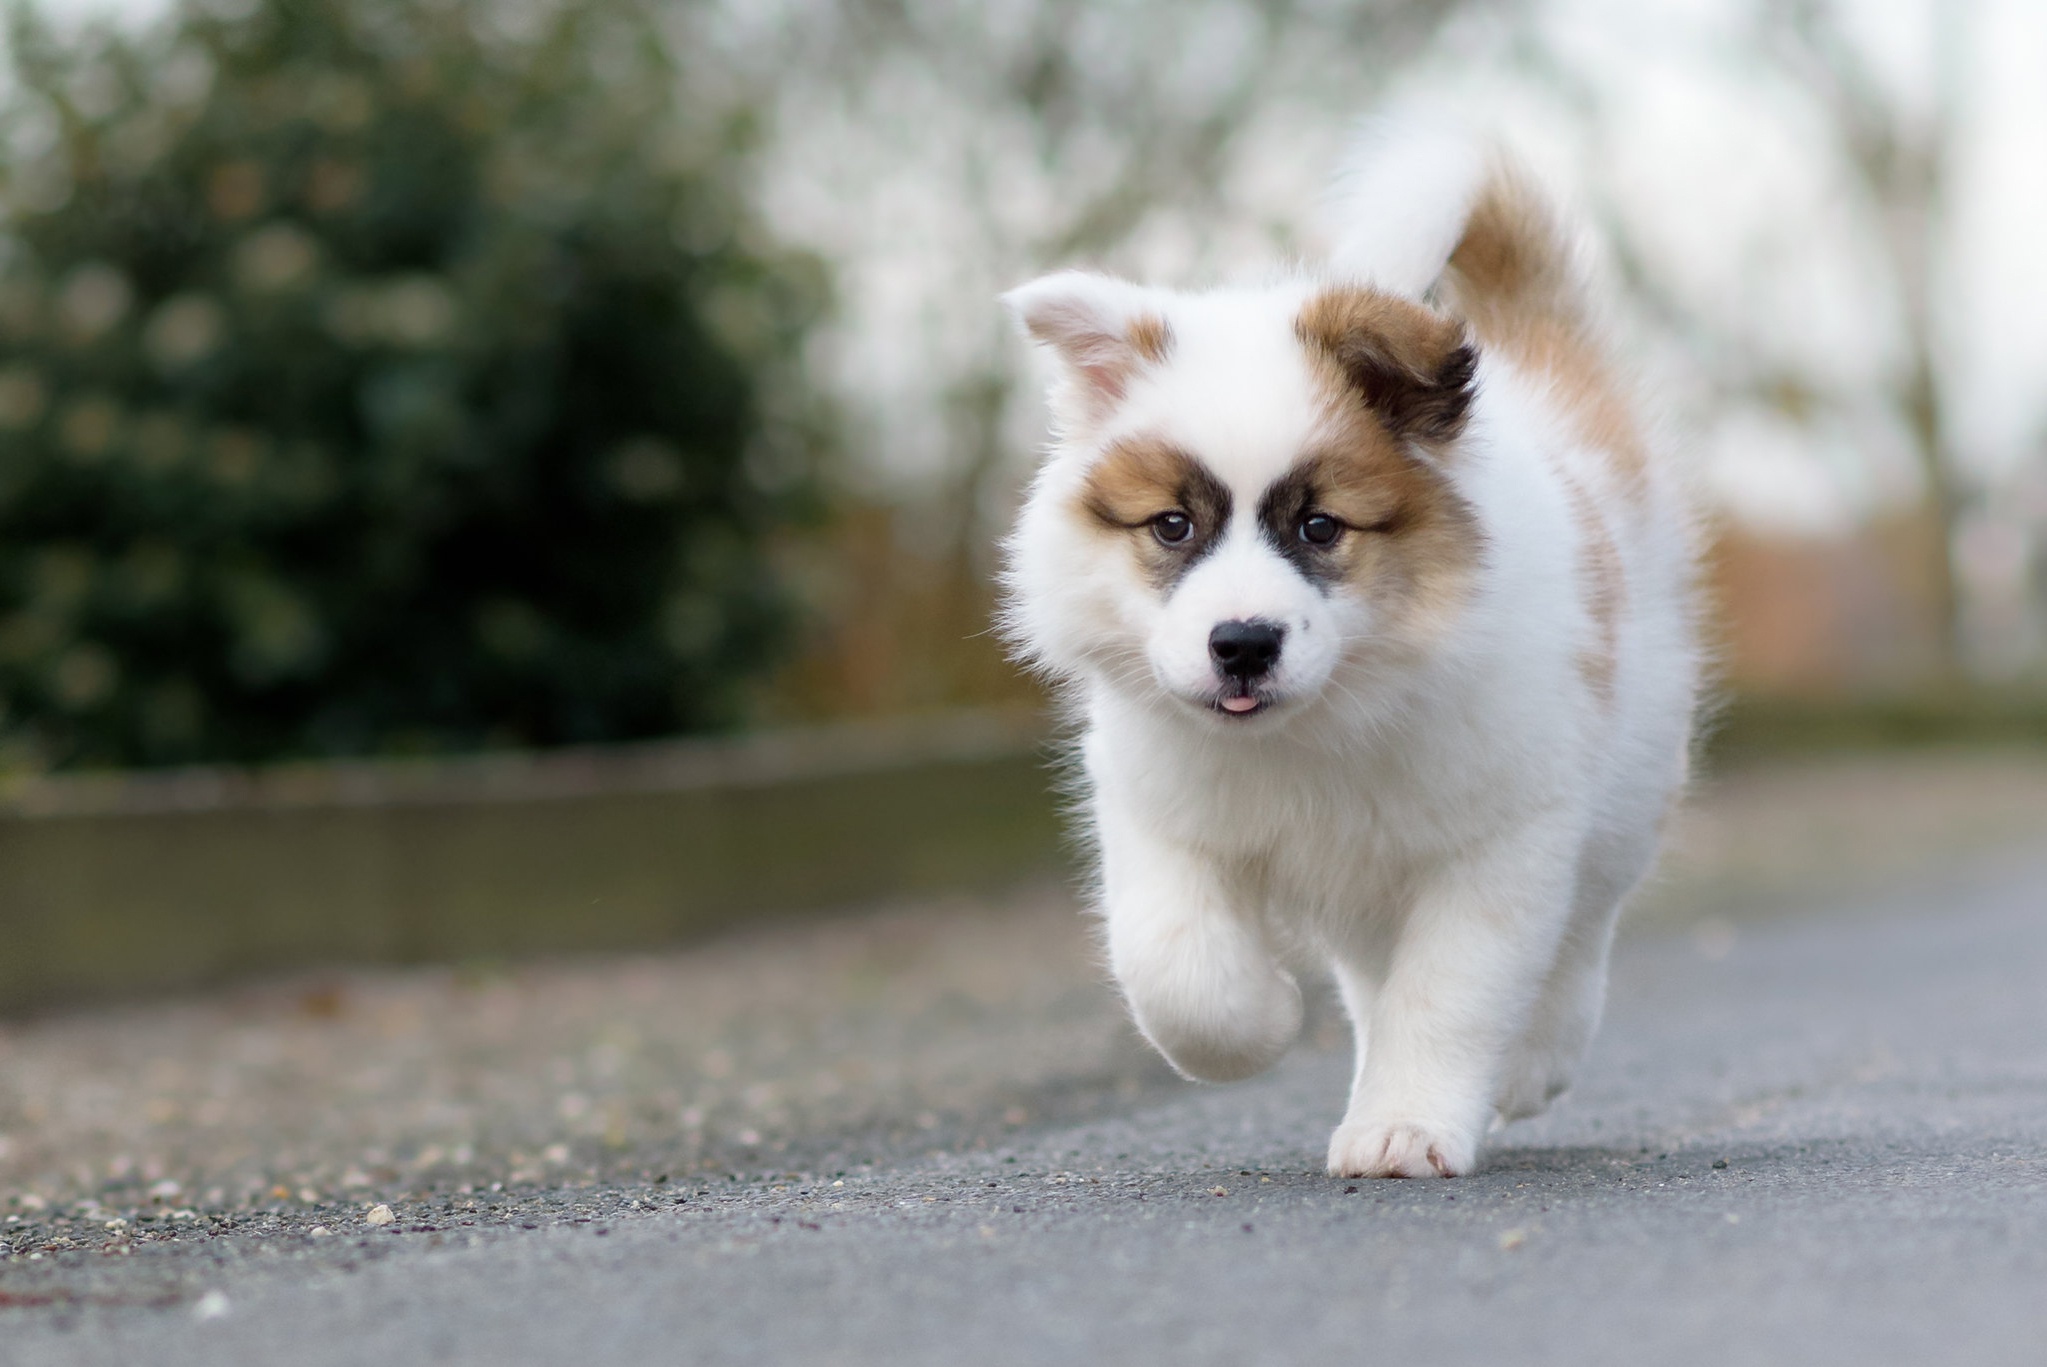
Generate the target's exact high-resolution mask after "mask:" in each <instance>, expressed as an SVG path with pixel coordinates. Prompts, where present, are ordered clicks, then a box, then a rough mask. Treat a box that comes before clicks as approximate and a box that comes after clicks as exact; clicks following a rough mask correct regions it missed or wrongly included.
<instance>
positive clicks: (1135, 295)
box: [1002, 271, 1173, 422]
mask: <svg viewBox="0 0 2047 1367" xmlns="http://www.w3.org/2000/svg"><path fill="white" fill-rule="evenodd" d="M1002 302H1003V303H1005V304H1007V305H1008V306H1009V309H1010V312H1011V313H1012V314H1014V315H1015V316H1016V320H1017V322H1018V323H1020V324H1022V326H1023V329H1024V331H1025V332H1026V333H1028V334H1029V335H1030V336H1031V338H1032V340H1034V341H1036V342H1039V343H1041V344H1042V345H1044V346H1046V347H1049V348H1050V349H1051V350H1052V351H1053V352H1054V353H1055V354H1057V355H1058V357H1059V359H1060V361H1061V362H1063V363H1064V368H1065V380H1066V383H1065V384H1064V386H1062V388H1063V390H1064V391H1065V392H1064V393H1063V394H1062V395H1059V396H1056V398H1055V402H1056V405H1057V406H1058V407H1059V408H1061V409H1062V410H1065V413H1064V416H1065V417H1067V418H1068V419H1069V420H1071V419H1078V420H1080V421H1082V422H1097V421H1100V420H1101V419H1102V418H1104V417H1106V416H1107V415H1108V414H1109V413H1110V412H1111V411H1113V410H1114V408H1115V407H1116V405H1117V404H1119V403H1121V402H1122V401H1123V396H1124V395H1125V394H1126V393H1128V392H1129V388H1130V382H1131V380H1132V379H1133V378H1134V377H1135V376H1136V375H1137V374H1138V372H1139V371H1141V370H1143V369H1144V368H1146V367H1147V366H1155V365H1158V364H1160V363H1162V362H1164V360H1165V359H1166V357H1167V356H1169V355H1171V354H1172V350H1173V330H1172V328H1171V327H1170V326H1168V325H1167V323H1166V319H1165V315H1164V313H1163V312H1161V311H1160V309H1159V307H1158V300H1157V299H1156V297H1155V296H1154V295H1153V294H1152V292H1151V291H1150V290H1147V289H1145V288H1144V287H1143V286H1142V285H1133V284H1131V283H1130V282H1129V281H1127V280H1118V279H1116V278H1115V277H1113V276H1107V275H1095V274H1093V273H1091V272H1088V271H1061V272H1059V273H1058V274H1056V275H1047V276H1042V277H1040V278H1039V279H1036V280H1033V281H1031V283H1029V284H1028V285H1021V286H1019V287H1017V288H1016V289H1013V290H1011V291H1010V292H1009V293H1007V294H1005V295H1003V296H1002Z"/></svg>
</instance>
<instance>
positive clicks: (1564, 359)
mask: <svg viewBox="0 0 2047 1367" xmlns="http://www.w3.org/2000/svg"><path fill="white" fill-rule="evenodd" d="M1443 285H1444V292H1445V295H1446V299H1447V302H1448V303H1449V304H1450V305H1451V307H1452V308H1454V309H1455V310H1456V311H1457V312H1458V313H1459V314H1461V315H1462V316H1463V317H1464V318H1466V319H1467V320H1469V322H1470V324H1471V328H1472V331H1473V332H1475V333H1476V334H1477V335H1478V338H1479V340H1480V341H1481V342H1483V343H1484V344H1485V345H1486V346H1488V347H1492V348H1495V349H1497V350H1499V351H1501V352H1503V353H1505V354H1507V355H1508V356H1510V357H1512V358H1513V359H1514V360H1515V361H1516V362H1518V363H1519V364H1521V365H1522V366H1524V367H1526V368H1527V369H1529V370H1533V371H1535V372H1537V373H1539V374H1542V375H1546V376H1548V377H1549V380H1550V383H1551V384H1552V385H1554V386H1555V391H1556V395H1557V398H1558V399H1559V400H1560V401H1561V402H1562V404H1563V405H1564V407H1565V409H1566V410H1567V411H1568V412H1569V413H1570V414H1571V416H1572V418H1573V420H1574V421H1575V422H1576V424H1577V428H1578V433H1579V436H1580V437H1581V438H1582V439H1583V440H1584V441H1585V442H1586V444H1587V445H1589V446H1592V447H1594V448H1595V449H1597V450H1599V451H1601V452H1603V453H1605V455H1606V457H1607V459H1608V460H1609V461H1610V462H1611V464H1612V468H1613V470H1614V472H1615V473H1616V474H1617V475H1619V476H1620V477H1621V484H1622V487H1623V488H1628V489H1633V488H1636V487H1638V486H1639V482H1640V480H1641V478H1642V475H1643V471H1644V469H1645V467H1646V464H1647V461H1648V447H1647V443H1646V442H1645V441H1644V440H1643V436H1642V431H1641V427H1640V425H1639V424H1638V423H1637V422H1636V420H1635V415H1634V414H1633V412H1632V411H1630V408H1629V405H1628V402H1627V398H1626V396H1625V395H1624V394H1623V393H1622V391H1621V389H1620V387H1619V386H1618V385H1617V384H1616V383H1615V382H1614V378H1613V375H1612V372H1611V370H1610V368H1609V366H1608V363H1607V360H1606V357H1605V356H1604V355H1603V354H1602V350H1601V348H1600V346H1599V344H1598V342H1597V340H1596V338H1595V337H1594V334H1593V329H1592V327H1591V325H1590V323H1589V321H1588V320H1587V319H1586V317H1585V314H1584V310H1583V308H1582V307H1581V306H1580V304H1579V301H1578V292H1577V286H1576V283H1575V281H1574V280H1573V278H1572V273H1571V266H1570V259H1569V255H1568V251H1567V248H1566V247H1565V245H1564V238H1563V236H1562V234H1561V233H1560V232H1559V230H1558V229H1557V227H1556V224H1555V223H1554V222H1553V221H1552V219H1551V217H1550V214H1549V211H1548V210H1547V208H1545V206H1544V205H1543V203H1542V201H1541V199H1540V198H1539V197H1538V196H1537V195H1536V194H1535V193H1534V192H1533V191H1531V190H1530V189H1529V188H1528V187H1527V186H1526V185H1525V184H1523V183H1522V182H1521V181H1520V180H1518V179H1517V178H1515V177H1514V176H1513V175H1511V174H1508V173H1506V172H1504V171H1496V172H1495V174H1494V175H1493V178H1492V179H1491V180H1490V181H1489V182H1488V183H1487V185H1486V188H1485V190H1484V191H1483V192H1482V193H1481V194H1480V195H1479V198H1478V202H1477V203H1476V204H1474V205H1473V206H1472V210H1471V217H1470V218H1469V219H1468V220H1467V221H1466V223H1465V227H1464V236H1463V237H1462V238H1461V239H1460V240H1459V241H1458V243H1457V248H1456V250H1455V251H1453V252H1452V253H1451V254H1450V263H1449V266H1448V268H1447V269H1446V270H1445V272H1444V276H1443Z"/></svg>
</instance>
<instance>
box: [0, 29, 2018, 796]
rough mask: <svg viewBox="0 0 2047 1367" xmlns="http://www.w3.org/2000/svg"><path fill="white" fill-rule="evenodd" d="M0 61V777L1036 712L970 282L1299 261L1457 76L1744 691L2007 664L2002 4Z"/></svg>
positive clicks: (2012, 587) (2007, 677)
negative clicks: (1667, 465) (1556, 247)
mask: <svg viewBox="0 0 2047 1367" xmlns="http://www.w3.org/2000/svg"><path fill="white" fill-rule="evenodd" d="M11 15H12V17H11V20H10V27H9V31H8V43H7V59H6V64H5V85H4V89H0V194H4V225H0V756H4V762H5V764H6V765H7V766H8V767H9V768H11V769H13V770H15V771H17V772H21V771H33V770H41V769H48V768H65V767H103V766H122V765H162V764H176V763H187V762H192V761H202V760H230V761H250V760H263V759H272V758H280V757H305V756H324V755H349V754H378V753H422V752H425V753H433V752H444V751H453V750H467V749H476V748H506V747H529V746H547V745H555V744H562V743H576V742H594V741H610V740H622V739H631V738H641V737H650V736H661V735H669V734H677V733H684V732H690V731H700V730H707V729H710V730H721V729H731V728H734V727H743V726H747V725H759V724H767V723H786V722H791V721H815V720H825V719H834V718H845V717H860V716H877V715H888V714H900V713H904V712H919V711H925V710H930V709H934V708H941V707H948V706H958V705H968V704H1004V703H1028V702H1029V701H1031V699H1032V695H1031V692H1030V685H1028V684H1027V683H1026V682H1025V681H1023V680H1021V679H1019V678H1018V677H1017V676H1016V674H1015V672H1014V671H1013V670H1012V669H1010V668H1009V666H1008V665H1007V664H1006V663H1005V662H1004V660H1003V659H1002V655H1001V650H1000V647H999V644H998V643H997V642H996V641H995V640H994V639H993V638H991V637H990V636H989V635H988V633H987V630H986V627H987V619H988V610H989V606H990V603H991V601H992V595H991V589H990V572H991V570H992V568H993V566H994V564H995V557H996V542H997V539H998V537H999V535H1000V532H1001V529H1002V527H1003V525H1004V523H1005V521H1006V519H1007V517H1008V515H1009V513H1010V511H1011V509H1012V507H1013V506H1014V503H1015V499H1016V496H1017V491H1018V489H1019V487H1020V485H1021V483H1022V481H1023V480H1024V479H1025V478H1026V477H1027V475H1028V473H1029V469H1030V466H1031V462H1032V459H1033V452H1034V448H1035V445H1036V443H1037V441H1038V440H1039V439H1040V435H1041V431H1040V418H1039V413H1038V407H1037V401H1036V393H1035V387H1034V385H1033V384H1032V383H1031V382H1030V380H1029V364H1030V362H1029V358H1027V357H1026V356H1025V354H1024V348H1023V347H1021V346H1020V345H1019V344H1018V343H1017V342H1016V341H1015V340H1014V339H1013V337H1012V336H1011V334H1010V330H1009V328H1008V325H1007V323H1006V321H1005V320H1004V319H1003V318H1002V316H1001V315H1000V312H999V310H998V309H997V307H996V305H995V303H994V297H995V295H996V294H997V293H998V292H999V291H1001V290H1002V289H1004V288H1006V287H1007V286H1009V285H1012V284H1014V283H1016V282H1017V281H1019V280H1021V279H1023V278H1026V277H1027V276H1028V275H1030V274H1031V273H1033V272H1035V271H1039V270H1042V269H1045V268H1047V267H1052V266H1058V265H1065V264H1092V265H1099V266H1103V267H1106V268H1109V269H1114V270H1121V271H1126V272H1129V273H1131V274H1135V275H1140V276H1144V277H1147V278H1152V279H1158V280H1166V281H1173V282H1189V283H1192V282H1200V281H1203V280H1212V279H1222V278H1227V277H1231V276H1239V275H1244V274H1254V275H1255V274H1257V273H1259V272H1261V271H1266V270H1270V269H1273V268H1276V267H1278V266H1280V265H1283V264H1284V263H1285V262H1286V261H1288V260H1289V259H1291V258H1293V257H1296V256H1298V255H1301V254H1312V253H1313V252H1314V251H1315V250H1316V244H1317V242H1318V239H1319V236H1320V227H1319V225H1318V222H1317V217H1316V216H1317V212H1318V209H1319V206H1320V197H1321V193H1322V189H1323V184H1324V178H1325V176H1326V174H1327V171H1328V168H1329V167H1330V165H1331V164H1332V162H1333V161H1334V160H1335V159H1336V157H1337V156H1338V154H1339V151H1340V149H1341V147H1342V145H1343V142H1344V139H1345V137H1346V134H1347V132H1348V130H1349V129H1350V128H1351V127H1352V126H1353V124H1354V121H1355V119H1356V118H1357V116H1358V115H1359V114H1360V113H1361V112H1362V111H1367V110H1370V109H1372V108H1375V107H1378V106H1381V105H1383V104H1385V103H1387V102H1392V103H1394V104H1396V105H1397V104H1399V103H1402V102H1407V101H1414V100H1448V101H1452V102H1454V103H1456V104H1457V105H1459V106H1462V107H1465V108H1467V109H1469V110H1471V111H1473V112H1474V113H1475V114H1476V116H1477V117H1479V118H1480V119H1482V120H1484V121H1487V122H1490V123H1493V124H1495V125H1497V126H1498V127H1499V128H1500V129H1501V130H1502V132H1503V134H1504V136H1505V138H1506V139H1507V140H1508V141H1509V142H1510V143H1512V144H1513V145H1514V146H1515V147H1516V148H1517V149H1518V150H1519V151H1520V152H1521V154H1522V155H1523V156H1524V157H1526V158H1527V159H1528V160H1529V161H1531V162H1532V163H1534V164H1535V165H1536V166H1537V167H1538V168H1539V169H1540V170H1541V171H1542V173H1543V174H1544V175H1545V177H1546V178H1547V179H1549V180H1550V181H1552V182H1553V183H1555V184H1556V185H1557V186H1558V187H1559V191H1560V193H1561V194H1562V195H1563V196H1564V197H1565V198H1566V199H1568V200H1570V201H1572V202H1573V203H1574V204H1575V206H1576V207H1577V209H1578V210H1579V211H1580V212H1581V213H1582V214H1583V215H1585V216H1586V217H1587V218H1588V219H1589V220H1590V221H1592V222H1593V223H1594V224H1595V225H1596V226H1597V228H1598V229H1599V232H1598V235H1597V245H1596V247H1595V249H1594V256H1595V262H1594V264H1595V266H1596V268H1597V269H1598V271H1599V272H1600V273H1601V274H1602V275H1603V276H1604V277H1605V278H1606V279H1607V281H1608V282H1609V283H1610V284H1611V286H1612V287H1613V291H1614V294H1615V298H1616V300H1617V301H1618V304H1617V317H1616V320H1615V325H1616V329H1617V331H1618V333H1619V334H1620V336H1621V337H1622V339H1623V343H1624V346H1625V347H1626V349H1627V351H1628V353H1629V354H1630V356H1631V357H1632V358H1633V359H1634V360H1635V362H1636V363H1637V365H1638V366H1639V368H1640V369H1641V370H1642V371H1643V372H1644V374H1645V376H1646V377H1647V378H1648V380H1649V382H1650V383H1651V384H1652V385H1653V386H1654V388H1655V390H1656V391H1657V392H1658V393H1659V394H1662V395H1665V396H1667V397H1668V399H1669V405H1668V406H1669V410H1670V411H1669V415H1668V416H1669V420H1670V426H1671V429H1672V432H1673V435H1674V437H1675V439H1676V441H1677V443H1678V446H1679V449H1681V450H1682V451H1683V452H1685V453H1686V458H1687V459H1689V460H1690V461H1691V462H1692V463H1693V464H1694V465H1695V467H1696V469H1697V474H1698V478H1699V481H1700V485H1701V488H1702V490H1703V491H1704V493H1705V495H1706V498H1707V500H1708V503H1709V505H1710V507H1711V508H1712V510H1713V514H1714V517H1715V528H1716V533H1717V537H1716V545H1717V549H1716V554H1715V583H1716V586H1717V588H1718V590H1719V594H1720V598H1721V603H1722V615H1721V620H1722V629H1721V636H1722V644H1723V653H1724V659H1725V671H1726V679H1727V681H1728V683H1729V685H1730V687H1731V688H1732V689H1733V690H1734V691H1735V692H1736V693H1737V694H1738V695H1753V696H1765V697H1770V696H1785V697H1796V698H1803V699H1822V700H1824V699H1857V698H1867V697H1872V696H1881V697H1899V696H1915V695H1928V694H1935V693H1937V694H1939V695H1941V696H1943V697H1953V696H1956V695H1958V694H1961V693H1965V692H1967V691H1969V690H1970V689H1972V688H1976V687H1979V686H1992V687H1995V688H1997V689H1999V690H2001V691H2003V692H2005V693H2010V692H2012V691H2013V690H2021V691H2024V690H2026V689H2027V688H2028V686H2030V685H2032V684H2035V683H2037V681H2038V680H2039V678H2040V676H2041V662H2042V659H2043V654H2047V545H2043V536H2042V529H2043V527H2047V462H2043V445H2047V384H2043V381H2042V375H2043V372H2047V310H2042V309H2040V308H2038V307H2037V303H2038V301H2039V300H2040V299H2041V298H2042V297H2043V292H2047V290H2043V287H2047V255H2043V254H2042V253H2040V252H2039V251H2038V249H2037V247H2036V245H2035V244H2036V243H2037V241H2038V240H2039V239H2040V237H2041V234H2042V232H2043V230H2047V174H2043V173H2042V171H2041V170H2040V166H2041V164H2042V162H2041V158H2040V156H2039V149H2040V148H2041V147H2042V146H2047V81H2042V80H2041V79H2040V74H2041V71H2040V68H2041V59H2042V56H2043V55H2047V15H2043V14H2042V13H2041V12H2040V11H2039V10H2038V8H2037V7H2036V6H2031V5H2028V4H2025V3H2021V2H2020V0H1966V2H1957V3H1946V4H1932V3H1917V2H1916V0H1864V3H1857V4H1853V5H1848V4H1841V5H1827V4H1820V3H1797V4H1783V3H1768V4H1764V3H1757V4H1741V3H1702V2H1701V0H1656V3H1649V4H1642V3H1622V0H1528V2H1527V3H1519V4H1505V3H1493V4H1489V3H1477V2H1476V0H1462V2H1460V0H1378V2H1377V3H1363V4H1355V3H1354V4H1329V3H1322V2H1320V0H1171V3H1168V2H1167V0H1127V2H1126V3H1121V4H1115V5H1082V4H1079V3H1072V2H1070V0H1044V2H1043V3H1029V4H1027V3H995V4H987V5H955V4H940V3H927V2H925V0H846V3H841V4H834V5H817V4H809V3H795V2H794V0H786V2H784V3H772V2H771V3H743V4H742V3H734V2H733V0H722V2H720V0H701V2H700V3H671V4H659V5H654V4H645V3H639V0H557V2H554V3H549V2H548V0H412V2H410V3H400V2H399V0H186V2H185V3H177V2H176V0H40V3H34V2H31V3H26V4H18V5H16V6H15V7H14V8H13V10H12V12H11Z"/></svg>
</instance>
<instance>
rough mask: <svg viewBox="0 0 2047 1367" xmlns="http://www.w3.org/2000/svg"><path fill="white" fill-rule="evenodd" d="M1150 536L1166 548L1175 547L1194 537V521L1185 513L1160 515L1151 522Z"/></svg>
mask: <svg viewBox="0 0 2047 1367" xmlns="http://www.w3.org/2000/svg"><path fill="white" fill-rule="evenodd" d="M1151 534H1152V535H1153V536H1155V537H1157V538H1158V539H1159V540H1160V541H1162V542H1164V543H1165V544H1166V545H1168V546H1177V545H1179V544H1181V543H1182V542H1184V541H1185V540H1186V539H1187V538H1188V537H1190V536H1192V535H1194V519H1193V518H1191V517H1189V516H1187V514H1185V513H1160V514H1159V515H1158V516H1157V517H1155V518H1153V519H1152V520H1151Z"/></svg>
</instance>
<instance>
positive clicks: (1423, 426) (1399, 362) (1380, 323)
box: [1294, 286, 1477, 442]
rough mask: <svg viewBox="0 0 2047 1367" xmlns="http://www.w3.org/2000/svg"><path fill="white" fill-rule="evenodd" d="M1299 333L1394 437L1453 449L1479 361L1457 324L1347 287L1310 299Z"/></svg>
mask: <svg viewBox="0 0 2047 1367" xmlns="http://www.w3.org/2000/svg"><path fill="white" fill-rule="evenodd" d="M1294 334H1295V335H1296V336H1297V337H1299V338H1300V340H1301V344H1302V345H1303V346H1304V347H1306V348H1307V350H1308V353H1309V354H1310V355H1311V356H1312V357H1314V358H1316V359H1317V360H1318V361H1319V362H1320V363H1321V364H1322V365H1323V366H1325V367H1330V368H1333V369H1334V371H1335V372H1336V373H1337V374H1338V375H1340V376H1341V377H1342V378H1343V379H1344V381H1345V382H1346V383H1347V384H1348V385H1349V387H1350V388H1351V389H1352V390H1353V391H1355V393H1356V394H1357V395H1358V396H1359V397H1361V398H1363V400H1364V402H1365V405H1366V406H1367V407H1369V408H1370V409H1371V410H1372V411H1373V412H1374V413H1376V414H1377V415H1378V417H1379V420H1380V421H1381V423H1383V424H1384V425H1385V427H1386V429H1387V430H1388V431H1389V432H1390V433H1391V434H1392V435H1394V436H1397V437H1405V438H1409V439H1412V440H1416V441H1425V442H1448V441H1450V440H1452V439H1454V438H1455V437H1456V436H1457V434H1458V433H1459V432H1461V431H1462V430H1463V428H1464V419H1465V416H1466V414H1467V413H1468V411H1469V410H1470V407H1471V397H1472V390H1471V376H1472V369H1473V367H1474V365H1475V364H1476V360H1477V358H1476V356H1475V355H1474V353H1473V352H1472V351H1471V349H1470V348H1469V347H1468V346H1466V345H1465V338H1464V327H1463V325H1462V324H1461V323H1459V322H1457V321H1456V320H1455V319H1452V318H1446V317H1444V316H1443V315H1442V314H1439V313H1436V312H1434V311H1432V310H1430V309H1426V308H1423V307H1422V306H1421V305H1419V304H1414V303H1410V302H1409V301H1407V300H1405V299H1400V298H1397V297H1395V296H1393V295H1390V294H1383V293H1381V292H1379V291H1378V290H1370V289H1362V288H1358V287H1354V286H1346V287H1339V288H1334V289H1326V290H1323V291H1321V292H1320V293H1319V294H1317V295H1315V296H1314V297H1313V298H1312V299H1310V300H1309V301H1308V302H1307V304H1306V305H1304V306H1303V307H1302V309H1301V312H1300V316H1299V317H1298V318H1296V319H1295V320H1294Z"/></svg>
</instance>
